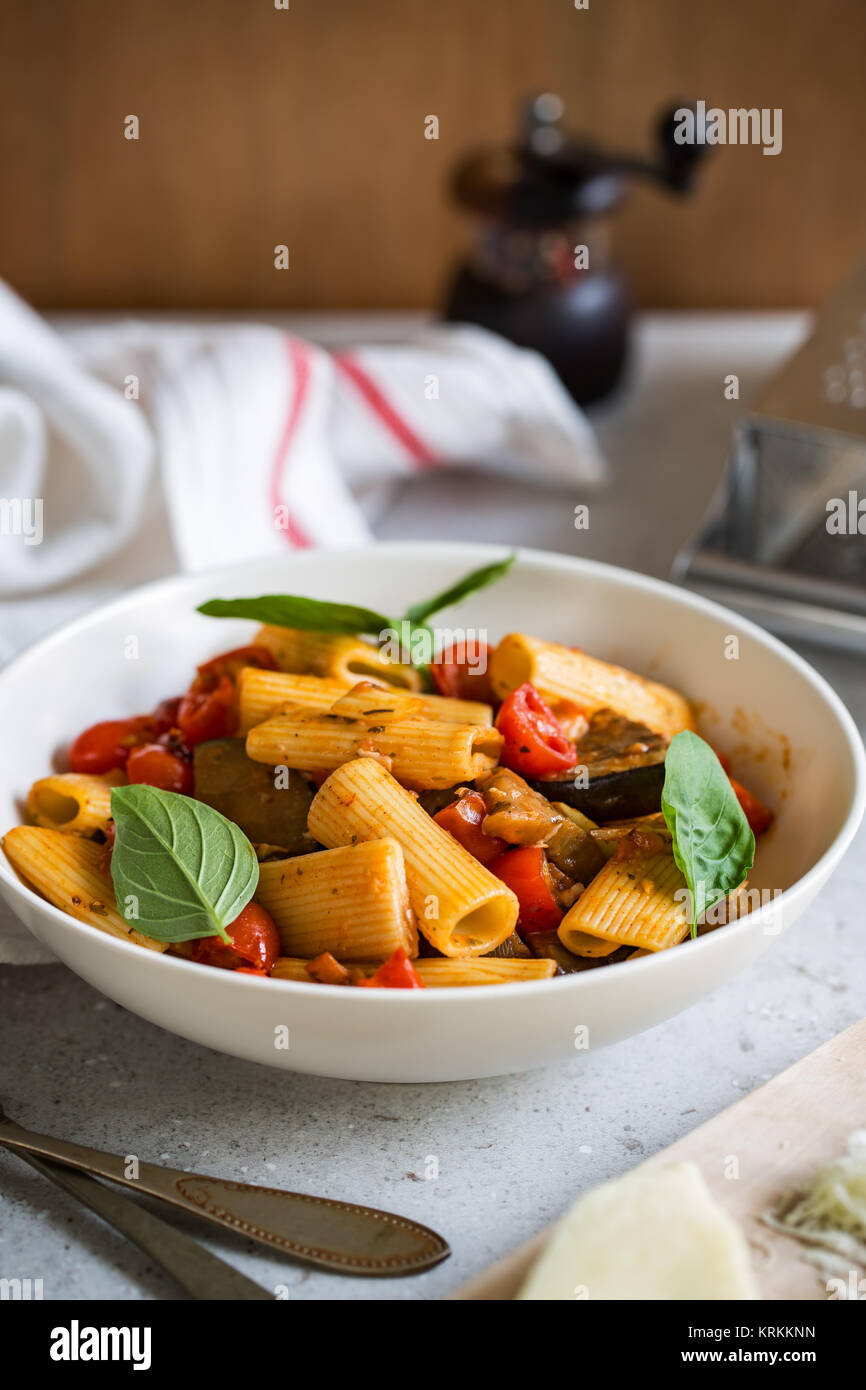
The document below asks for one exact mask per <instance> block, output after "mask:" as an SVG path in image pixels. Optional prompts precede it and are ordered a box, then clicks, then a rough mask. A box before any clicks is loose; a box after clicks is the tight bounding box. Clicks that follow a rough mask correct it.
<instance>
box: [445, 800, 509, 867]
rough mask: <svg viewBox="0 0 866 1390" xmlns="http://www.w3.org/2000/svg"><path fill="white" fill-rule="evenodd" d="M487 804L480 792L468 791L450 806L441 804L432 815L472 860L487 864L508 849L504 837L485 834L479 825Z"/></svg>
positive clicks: (484, 814)
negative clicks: (465, 850) (501, 838)
mask: <svg viewBox="0 0 866 1390" xmlns="http://www.w3.org/2000/svg"><path fill="white" fill-rule="evenodd" d="M486 815H487V807H486V806H485V804H484V797H483V796H482V795H481V793H480V792H467V794H466V795H465V796H461V797H460V799H459V800H458V801H452V803H451V805H450V806H443V808H442V810H441V811H437V813H436V815H435V816H434V817H433V819H434V820H435V822H436V824H437V825H441V826H442V829H443V830H447V831H448V833H449V835H453V836H454V839H455V840H457V841H459V843H460V844H461V845H462V846H463V848H464V849H468V851H469V853H470V854H471V855H472V857H473V858H474V859H477V860H478V861H479V863H481V864H489V863H490V861H491V860H492V859H497V858H498V857H499V855H500V854H504V853H505V850H506V849H507V848H508V846H507V845H506V843H505V841H504V840H500V839H499V838H498V837H497V836H496V835H485V834H484V831H483V830H482V828H481V825H482V822H483V820H484V817H485V816H486Z"/></svg>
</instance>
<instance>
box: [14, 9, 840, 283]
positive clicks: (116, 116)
mask: <svg viewBox="0 0 866 1390" xmlns="http://www.w3.org/2000/svg"><path fill="white" fill-rule="evenodd" d="M287 3H288V4H289V6H290V8H288V9H285V10H283V9H276V8H275V5H274V3H273V0H243V2H242V0H183V3H180V4H179V3H177V0H143V3H137V4H134V5H128V4H118V3H116V0H114V2H113V0H52V3H50V4H46V3H33V0H4V3H3V6H2V17H0V92H2V94H3V95H2V131H0V169H2V191H3V216H2V219H0V274H2V275H3V276H4V277H5V278H6V279H7V280H8V281H9V282H10V283H11V284H12V285H13V286H14V287H15V288H16V289H17V290H18V292H19V293H20V294H22V295H23V296H24V297H26V298H28V299H30V300H31V302H32V303H34V304H35V305H36V306H37V307H40V308H44V309H61V308H66V309H70V308H86V309H91V310H92V309H118V310H124V309H135V308H174V309H191V308H193V309H202V308H218V309H250V308H261V309H282V308H317V309H321V308H340V309H346V308H387V307H400V308H407V307H408V308H426V307H430V306H435V305H436V304H438V303H439V302H440V301H441V298H442V295H443V292H444V287H445V284H446V282H447V279H448V275H449V272H450V267H451V265H452V263H453V261H454V258H455V256H456V255H457V253H458V251H459V250H460V248H461V247H462V245H463V244H464V240H465V236H466V232H467V225H466V222H465V220H464V219H463V218H462V217H461V215H460V214H459V212H458V211H457V209H456V208H455V207H454V205H453V203H452V202H451V201H449V199H448V197H447V193H446V184H447V177H448V174H449V172H450V171H451V170H452V169H453V167H454V165H455V163H456V162H457V161H458V159H459V158H460V157H461V156H462V155H463V154H464V153H465V152H466V151H467V150H468V149H471V148H473V147H475V146H477V145H478V144H485V143H488V142H494V143H496V142H501V141H503V140H505V139H507V138H509V137H510V136H511V135H512V133H513V131H514V125H515V113H516V111H517V108H518V106H519V103H520V101H521V100H522V99H523V98H524V97H525V96H526V94H527V93H529V92H533V91H547V92H555V93H558V94H559V96H560V97H561V98H562V100H563V102H564V104H565V122H566V124H567V125H568V126H569V127H570V128H573V129H576V130H579V131H581V132H585V133H586V134H588V135H589V136H592V137H594V138H596V139H598V140H599V141H601V142H602V143H603V144H605V145H607V146H613V147H624V148H626V149H636V150H641V149H644V150H649V149H650V147H651V132H652V126H653V123H654V121H655V119H656V117H657V115H658V112H659V110H660V108H661V107H663V106H664V105H665V104H670V103H671V102H677V101H680V100H691V99H692V98H695V97H703V98H705V99H706V100H707V101H708V102H709V103H711V104H712V103H715V104H717V105H719V106H722V107H729V106H744V107H751V106H755V107H770V108H775V107H782V108H783V109H784V146H783V151H782V153H781V154H780V155H779V156H778V157H775V158H769V157H764V156H763V155H762V153H761V150H760V148H758V147H752V148H739V149H736V150H732V149H728V150H724V149H722V150H717V151H715V152H714V154H712V156H711V157H708V158H707V160H706V161H705V164H704V167H702V170H701V174H700V180H699V188H698V190H697V192H696V194H695V196H694V197H692V198H690V199H689V200H687V201H684V200H680V199H675V198H671V197H669V196H667V195H666V194H665V193H663V192H661V191H659V190H658V189H656V188H654V187H651V186H639V187H636V188H635V191H634V196H633V197H631V198H630V199H629V201H628V204H627V205H626V207H625V208H624V210H623V212H622V214H621V216H619V217H618V218H617V223H616V242H617V248H618V251H619V253H620V254H621V257H622V259H623V260H624V261H625V262H626V263H627V264H628V267H629V272H630V275H631V279H632V284H633V288H634V294H635V298H636V301H637V303H638V304H639V305H642V306H666V307H677V308H683V307H685V308H690V307H700V308H711V307H721V308H729V307H736V308H741V307H752V308H769V307H776V306H782V307H786V308H790V307H792V306H810V305H814V304H816V303H817V302H818V301H819V300H820V299H821V298H822V297H823V296H824V295H825V294H826V293H827V291H828V290H829V289H830V288H831V287H832V286H833V285H834V284H835V283H836V282H837V280H838V279H839V276H840V275H841V273H842V272H843V270H844V269H845V268H846V267H847V266H848V264H849V263H850V262H851V261H852V260H853V259H854V257H855V254H856V251H857V249H858V246H859V244H860V243H861V239H862V233H863V228H864V226H866V182H864V180H863V179H862V177H861V165H862V153H861V135H862V131H863V129H864V127H866V83H864V81H863V55H864V53H866V5H864V4H863V3H862V0H823V3H822V4H820V5H806V4H799V5H791V4H790V3H788V0H731V3H727V4H710V3H704V4H695V3H694V2H693V0H653V2H652V3H647V0H617V2H616V3H610V2H608V3H602V0H589V3H590V8H589V9H587V10H579V9H576V8H575V5H574V3H573V0H496V3H493V2H492V0H436V2H435V3H431V2H430V0H287ZM129 114H135V115H137V116H138V118H139V121H140V139H139V140H138V141H128V140H126V139H124V138H123V122H124V118H125V117H126V116H127V115H129ZM428 115H435V116H436V117H438V121H439V138H438V140H428V139H425V137H424V125H425V118H426V117H427V116H428ZM276 243H284V244H286V245H287V246H288V247H289V248H290V256H291V268H290V271H289V273H281V272H280V271H277V270H275V268H274V253H273V248H274V245H275V244H276Z"/></svg>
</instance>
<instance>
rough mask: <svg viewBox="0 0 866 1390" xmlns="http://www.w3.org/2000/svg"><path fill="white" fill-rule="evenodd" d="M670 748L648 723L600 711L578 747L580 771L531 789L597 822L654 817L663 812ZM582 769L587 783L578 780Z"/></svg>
mask: <svg viewBox="0 0 866 1390" xmlns="http://www.w3.org/2000/svg"><path fill="white" fill-rule="evenodd" d="M667 746H668V745H667V740H666V739H665V738H664V737H663V736H662V735H661V734H656V733H653V731H652V730H651V729H648V728H647V726H646V725H645V724H637V723H635V722H634V720H631V719H626V718H625V717H624V716H623V715H621V714H616V713H615V712H614V711H613V710H609V709H602V710H597V711H596V713H595V714H594V715H592V717H591V719H590V721H589V730H588V732H587V733H586V734H585V735H584V737H583V738H582V739H581V740H580V742H579V743H578V745H577V755H578V766H577V767H576V768H574V769H572V771H571V772H570V773H569V774H568V775H567V776H563V775H562V774H556V775H555V776H553V777H540V778H537V779H535V780H534V781H532V782H530V786H532V787H533V788H534V789H535V791H538V792H541V794H542V795H543V796H546V797H548V798H549V800H551V801H562V802H564V803H565V805H566V806H573V807H574V808H575V810H578V811H582V812H583V814H584V815H585V816H590V817H591V818H592V819H593V820H595V821H609V820H626V819H629V818H631V817H633V816H645V815H649V814H651V813H652V812H653V811H658V810H659V809H660V808H661V800H662V788H663V786H664V781H665V754H666V752H667ZM582 768H585V769H586V778H585V779H579V778H578V777H577V776H576V774H577V773H578V772H579V771H580V769H582ZM583 780H586V783H587V785H586V786H583V785H581V782H582V781H583Z"/></svg>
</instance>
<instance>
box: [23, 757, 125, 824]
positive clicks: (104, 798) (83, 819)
mask: <svg viewBox="0 0 866 1390" xmlns="http://www.w3.org/2000/svg"><path fill="white" fill-rule="evenodd" d="M114 780H115V779H112V781H114ZM27 815H28V818H29V819H30V820H31V821H33V822H34V823H35V824H36V825H41V826H44V827H45V828H46V829H48V830H65V831H66V832H67V833H71V834H73V835H93V834H94V832H95V831H97V830H102V831H105V830H107V829H108V824H109V821H110V820H111V782H109V781H108V780H107V779H105V778H103V777H92V776H89V775H88V774H86V773H82V772H60V773H57V774H56V775H55V776H53V777H40V779H39V781H38V782H34V783H33V786H32V787H31V788H30V793H29V795H28V797H27Z"/></svg>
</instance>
